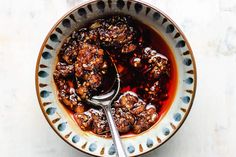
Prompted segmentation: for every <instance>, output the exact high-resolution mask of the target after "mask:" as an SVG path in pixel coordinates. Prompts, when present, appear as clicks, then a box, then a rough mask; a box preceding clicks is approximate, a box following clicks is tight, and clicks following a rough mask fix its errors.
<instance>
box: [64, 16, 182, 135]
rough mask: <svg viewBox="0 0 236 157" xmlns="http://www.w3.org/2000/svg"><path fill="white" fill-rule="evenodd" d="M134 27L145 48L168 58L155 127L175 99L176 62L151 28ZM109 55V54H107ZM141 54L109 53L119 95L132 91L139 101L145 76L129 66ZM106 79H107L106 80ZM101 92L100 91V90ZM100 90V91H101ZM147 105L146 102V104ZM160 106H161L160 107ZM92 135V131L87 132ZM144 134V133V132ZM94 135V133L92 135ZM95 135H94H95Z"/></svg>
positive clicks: (139, 23)
mask: <svg viewBox="0 0 236 157" xmlns="http://www.w3.org/2000/svg"><path fill="white" fill-rule="evenodd" d="M134 22H135V25H136V26H138V29H139V30H140V32H141V33H142V36H143V38H142V40H144V42H145V46H146V47H150V48H152V49H153V50H156V51H157V52H158V53H160V54H162V55H164V56H166V57H167V58H168V61H169V64H170V74H169V77H168V79H167V80H166V82H164V83H165V84H166V90H167V95H168V96H167V98H166V99H165V100H162V101H161V102H158V104H153V105H156V108H157V109H158V110H157V113H158V118H157V119H156V123H155V124H154V125H156V124H157V123H158V122H159V121H160V120H161V119H162V117H163V116H164V115H165V114H166V113H167V111H168V110H169V108H170V106H171V104H172V102H173V100H174V98H175V92H176V88H177V82H178V77H177V76H178V75H177V67H176V62H175V59H174V56H173V52H172V50H171V48H170V47H169V45H168V44H167V42H166V41H165V39H164V38H163V37H162V36H161V35H160V34H159V33H158V32H156V31H154V30H153V29H152V28H151V27H149V26H147V25H145V24H143V23H141V22H140V21H137V20H135V21H134ZM109 53H110V52H109ZM135 53H137V54H139V53H142V50H141V49H137V50H135V51H134V52H132V53H130V54H120V55H117V53H116V52H111V56H112V58H113V60H114V63H115V64H116V66H117V68H118V71H119V74H120V78H121V90H120V93H121V94H122V93H124V92H126V91H132V92H135V93H136V94H137V95H138V96H139V97H140V98H141V99H143V98H142V94H141V93H140V88H141V85H142V84H145V83H146V81H147V80H146V79H145V76H144V75H142V73H140V71H138V70H137V69H135V68H134V67H133V66H131V65H130V62H129V60H130V58H131V57H132V56H133V55H134V54H135ZM111 76H114V75H113V74H111V73H107V74H106V76H105V77H106V78H105V79H104V80H103V84H102V85H101V86H102V87H107V86H108V85H111V82H109V81H110V80H111V79H110V77H111ZM107 78H108V79H107ZM101 90H102V89H101ZM101 90H100V91H101ZM146 103H148V102H146ZM160 104H161V106H160ZM89 108H94V106H90V105H86V110H88V109H89ZM67 111H68V113H69V114H70V115H71V117H72V119H73V120H74V117H73V114H74V113H73V112H72V111H70V110H68V109H67ZM89 132H91V133H93V132H92V131H89ZM144 132H145V131H144ZM93 134H94V133H93ZM95 135H96V134H95ZM135 135H136V134H133V133H132V132H128V133H125V134H121V136H122V137H130V136H135Z"/></svg>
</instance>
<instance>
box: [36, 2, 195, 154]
mask: <svg viewBox="0 0 236 157" xmlns="http://www.w3.org/2000/svg"><path fill="white" fill-rule="evenodd" d="M114 13H123V14H127V15H131V16H132V17H134V18H135V19H137V20H140V21H142V22H143V23H145V24H147V25H149V26H150V27H152V28H153V29H154V30H155V31H156V32H158V33H159V34H160V35H161V36H162V37H163V38H164V40H165V41H166V42H167V43H168V45H169V47H170V48H171V49H172V52H173V56H174V58H175V61H176V64H177V70H178V86H177V89H176V95H175V98H174V101H173V102H172V105H171V107H170V109H169V111H168V112H167V113H166V115H165V116H163V117H162V119H161V121H160V122H159V123H157V124H155V125H154V126H152V127H151V128H150V129H148V130H147V131H145V132H143V133H141V134H139V135H136V136H132V137H126V138H123V139H122V141H123V144H124V148H125V150H126V152H127V154H128V155H129V156H136V155H141V154H144V153H146V152H149V151H150V150H153V149H154V148H157V147H158V146H160V145H161V144H163V143H164V142H165V141H167V140H168V139H169V138H170V137H171V136H172V135H173V134H174V133H175V132H176V131H177V130H178V129H179V128H180V126H181V125H182V124H183V122H184V120H185V119H186V117H187V115H188V113H189V111H190V109H191V106H192V103H193V99H194V95H195V90H196V81H197V80H196V79H197V78H196V67H195V61H194V57H193V53H192V50H191V48H190V45H189V43H188V42H187V39H186V38H185V36H184V35H183V33H182V32H181V30H180V29H179V28H178V26H177V25H176V24H175V23H174V22H173V21H172V20H171V19H170V18H169V17H168V16H167V15H165V14H164V13H163V12H161V11H160V10H158V9H156V8H154V7H152V6H151V5H149V4H146V3H143V2H140V1H127V0H101V1H89V2H87V3H85V4H82V5H80V6H78V7H76V8H75V9H73V10H71V11H69V12H68V13H67V14H66V15H65V16H64V17H62V18H61V19H60V20H59V21H58V22H57V23H56V24H55V25H54V26H53V28H52V29H51V31H50V32H49V33H48V35H47V37H46V39H45V41H44V43H43V44H42V47H41V50H40V52H39V56H38V60H37V64H36V75H35V77H36V91H37V96H38V100H39V104H40V107H41V109H42V112H43V113H44V115H45V117H46V119H47V121H48V123H49V124H50V125H51V127H52V128H53V129H54V131H55V132H56V133H57V134H58V135H59V136H60V137H61V138H62V139H63V140H64V141H66V142H67V143H68V144H70V145H71V146H73V147H74V148H76V149H78V150H81V151H83V152H86V153H88V154H91V155H95V156H115V154H116V150H115V147H114V145H113V143H112V140H111V139H109V138H102V137H99V136H97V135H94V134H91V133H89V132H84V131H82V130H81V129H80V128H79V127H78V126H77V124H76V123H75V121H73V119H72V118H71V117H70V115H69V114H68V113H67V112H66V110H65V108H64V107H63V105H62V104H61V103H60V102H59V101H58V99H57V94H56V87H55V84H54V81H53V71H54V69H55V64H56V62H57V53H58V52H59V50H60V48H61V45H62V43H63V41H64V40H65V39H66V38H67V37H68V36H69V35H70V34H71V33H72V31H74V30H75V29H77V28H79V27H81V26H83V24H84V23H86V22H88V21H91V20H93V19H96V18H98V17H100V16H103V15H107V14H108V15H109V14H114Z"/></svg>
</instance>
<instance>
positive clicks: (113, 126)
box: [103, 106, 127, 157]
mask: <svg viewBox="0 0 236 157" xmlns="http://www.w3.org/2000/svg"><path fill="white" fill-rule="evenodd" d="M103 109H104V111H105V113H106V117H107V121H108V124H109V127H110V130H111V135H112V139H113V142H114V144H115V146H116V151H117V155H118V157H127V155H126V153H125V150H124V148H123V145H122V143H121V138H120V134H119V132H118V130H117V128H116V124H115V122H114V119H113V117H112V114H111V110H110V107H109V106H103Z"/></svg>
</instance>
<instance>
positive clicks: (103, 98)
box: [87, 63, 127, 157]
mask: <svg viewBox="0 0 236 157" xmlns="http://www.w3.org/2000/svg"><path fill="white" fill-rule="evenodd" d="M113 66H114V67H113V68H114V70H115V72H116V80H115V83H114V84H113V87H114V85H116V88H111V90H110V91H108V92H106V93H105V94H102V95H96V96H93V97H92V98H90V99H87V102H89V103H90V104H92V105H95V106H101V107H102V108H103V110H104V112H105V115H106V117H107V121H108V124H109V127H110V131H111V135H112V139H113V142H114V144H115V147H116V150H117V155H118V157H126V156H127V155H126V153H125V151H124V148H123V145H122V143H121V139H120V135H119V132H118V130H117V128H116V124H115V122H114V119H113V117H112V113H111V104H112V102H113V101H114V99H115V98H116V97H117V95H118V93H119V91H120V76H119V74H118V71H117V68H116V66H115V64H114V63H113Z"/></svg>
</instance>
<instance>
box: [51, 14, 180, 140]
mask: <svg viewBox="0 0 236 157" xmlns="http://www.w3.org/2000/svg"><path fill="white" fill-rule="evenodd" d="M108 54H109V55H110V56H108ZM108 57H111V58H112V61H113V63H110V62H109V61H108ZM58 60H59V61H58V63H57V65H56V69H55V71H54V81H55V83H56V85H57V88H58V99H59V100H60V102H61V103H62V104H63V105H64V106H65V107H66V108H67V109H68V110H69V111H70V112H71V114H72V115H73V118H74V120H75V121H76V122H77V124H78V125H79V127H80V128H81V129H82V130H84V131H92V132H93V133H95V134H98V135H102V136H106V137H109V136H111V135H110V131H109V126H108V123H107V120H106V117H105V114H104V113H103V110H102V109H101V108H99V107H93V106H91V105H89V104H88V103H86V99H88V98H90V97H91V96H93V95H95V94H99V93H100V92H102V91H104V90H105V88H107V87H109V86H110V87H111V86H112V84H111V83H112V82H111V81H110V79H111V77H112V74H114V71H111V68H110V66H112V65H111V64H115V65H116V66H117V69H118V72H119V74H120V78H121V90H120V94H119V97H118V98H117V100H115V101H114V102H113V106H112V114H113V117H114V120H115V123H116V125H117V129H118V131H119V132H120V133H121V134H122V135H126V134H128V133H129V134H139V133H141V132H143V131H145V130H147V129H149V128H150V127H151V126H152V125H153V124H155V123H156V122H157V121H158V120H159V119H160V118H161V116H163V114H165V112H166V111H167V110H168V108H169V106H170V104H171V101H172V97H174V94H175V88H176V82H177V81H176V80H177V79H176V76H177V75H176V68H175V62H174V59H173V56H172V55H171V51H170V49H169V47H168V46H167V44H166V43H165V42H164V40H163V39H162V38H161V37H160V36H159V35H158V33H156V32H154V31H153V30H152V29H151V28H149V27H147V26H146V25H144V24H142V23H140V22H138V21H136V20H133V19H132V18H131V17H130V16H123V15H119V16H118V15H113V16H109V17H105V18H101V19H97V20H94V21H93V22H92V23H90V24H88V25H87V26H86V27H83V28H80V29H79V30H77V31H74V32H73V33H72V34H71V35H70V37H68V38H67V39H66V41H65V42H64V44H63V46H62V48H61V50H60V52H59V54H58Z"/></svg>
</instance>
